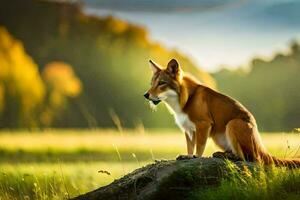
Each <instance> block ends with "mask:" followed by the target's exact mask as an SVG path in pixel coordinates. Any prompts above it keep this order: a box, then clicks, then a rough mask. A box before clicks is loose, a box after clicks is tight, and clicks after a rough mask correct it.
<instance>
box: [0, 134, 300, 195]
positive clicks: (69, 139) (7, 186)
mask: <svg viewBox="0 0 300 200" xmlns="http://www.w3.org/2000/svg"><path fill="white" fill-rule="evenodd" d="M263 142H264V144H265V145H266V147H267V149H268V150H269V151H270V152H271V153H272V154H273V155H275V156H278V157H300V150H299V145H300V135H299V134H296V133H290V134H286V133H274V134H263ZM217 150H219V149H218V148H217V147H216V146H215V145H213V144H212V142H209V143H208V146H207V148H206V150H205V155H206V156H209V155H211V154H212V152H215V151H217ZM185 151H186V150H185V138H184V135H183V134H182V133H180V132H179V131H174V130H151V131H144V130H142V131H141V130H140V131H136V130H123V131H122V132H118V131H114V130H93V131H91V130H88V131H87V130H48V131H44V132H38V131H36V132H26V131H24V132H23V131H19V132H10V131H2V132H0V199H1V200H2V199H3V200H8V199H67V198H69V197H72V196H76V195H78V194H81V193H84V192H87V191H89V190H92V189H95V188H98V187H99V186H103V185H106V184H108V183H110V182H112V181H113V180H114V179H116V178H119V177H120V176H123V175H124V174H126V173H128V172H130V171H132V170H134V169H136V168H138V167H141V166H143V165H146V164H147V163H150V162H152V161H153V160H154V159H174V158H175V157H176V155H178V154H184V153H185ZM101 170H102V173H98V171H101ZM106 171H107V172H108V173H109V174H110V175H108V173H105V172H106ZM276 174H277V175H276ZM279 175H280V176H279ZM281 175H282V176H281ZM283 175H284V176H285V177H287V180H286V179H284V178H283ZM294 175H295V177H292V176H291V173H290V172H286V171H282V172H276V173H275V172H274V174H268V175H264V176H268V180H269V181H267V182H266V178H265V179H264V182H263V183H264V187H262V186H259V184H258V183H260V182H262V181H263V180H262V179H260V177H259V176H255V177H251V178H250V179H249V180H248V179H247V180H244V182H247V184H250V185H243V184H241V183H240V182H238V181H230V183H228V182H226V181H225V182H224V184H222V185H221V186H220V188H218V189H217V190H216V191H213V190H212V191H209V190H208V191H202V192H201V194H200V193H197V192H193V193H192V194H191V198H193V199H199V198H200V197H201V196H206V195H208V196H210V197H211V198H213V196H214V195H215V196H216V197H217V196H218V195H222V194H224V195H225V196H226V195H227V196H230V194H229V193H228V194H227V193H226V191H227V190H229V189H230V188H231V189H230V190H231V191H235V190H237V191H235V192H234V194H238V191H240V192H242V193H241V194H243V195H245V194H249V193H251V194H252V193H253V194H255V193H254V191H252V189H253V190H255V191H256V190H257V191H261V192H262V194H264V193H268V191H269V190H270V191H272V190H273V189H274V190H275V189H276V188H281V189H280V190H279V191H281V190H283V189H282V187H283V188H284V191H285V192H286V193H288V190H285V189H286V187H285V186H282V187H281V186H278V184H279V185H289V184H291V186H290V187H294V186H299V185H297V184H298V182H299V181H298V180H299V177H300V175H299V173H296V172H295V174H294ZM278 177H281V178H278ZM295 179H296V181H298V182H296V183H295V182H290V181H292V180H295ZM227 181H228V180H227ZM251 181H252V182H251ZM232 184H236V185H232ZM251 184H253V185H256V186H253V185H251ZM257 184H258V185H257ZM276 184H277V185H276ZM255 187H256V189H255ZM251 188H252V189H251ZM298 188H300V186H299V187H298ZM266 191H267V192H266ZM227 192H228V191H227ZM211 193H213V195H210V194H211ZM270 194H274V195H275V196H276V193H275V192H273V193H272V192H271V193H270ZM293 195H294V196H295V195H296V196H297V195H298V194H294V193H293ZM225 196H224V197H225ZM265 196H266V195H265ZM265 196H260V197H265ZM291 196H292V195H290V196H289V197H291ZM239 197H241V196H239ZM297 197H299V196H297ZM208 199H209V198H208ZM223 199H224V198H223Z"/></svg>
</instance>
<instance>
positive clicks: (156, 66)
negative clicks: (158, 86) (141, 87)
mask: <svg viewBox="0 0 300 200" xmlns="http://www.w3.org/2000/svg"><path fill="white" fill-rule="evenodd" d="M149 63H150V67H151V69H152V72H153V74H155V73H157V72H159V71H161V68H160V66H159V65H158V64H156V63H155V62H153V61H152V60H149Z"/></svg>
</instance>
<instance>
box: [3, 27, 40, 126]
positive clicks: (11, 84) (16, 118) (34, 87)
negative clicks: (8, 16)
mask: <svg viewBox="0 0 300 200" xmlns="http://www.w3.org/2000/svg"><path fill="white" fill-rule="evenodd" d="M44 93H45V89H44V84H43V82H42V80H41V78H40V76H39V72H38V67H37V65H36V64H35V63H34V61H33V60H32V59H31V57H29V56H28V55H27V54H26V52H25V51H24V48H23V45H22V43H21V42H20V41H18V40H15V39H14V38H13V37H12V36H11V35H10V34H9V33H8V32H7V30H6V29H5V28H3V27H0V113H1V116H0V127H10V128H12V127H23V126H27V127H32V126H34V125H36V121H37V117H38V113H37V110H38V107H39V106H40V104H41V103H42V101H43V98H44Z"/></svg>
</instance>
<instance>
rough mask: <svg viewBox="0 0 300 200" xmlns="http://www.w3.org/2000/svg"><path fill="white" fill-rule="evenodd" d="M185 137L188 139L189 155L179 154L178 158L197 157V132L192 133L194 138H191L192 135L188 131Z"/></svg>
mask: <svg viewBox="0 0 300 200" xmlns="http://www.w3.org/2000/svg"><path fill="white" fill-rule="evenodd" d="M185 139H186V147H187V155H179V156H177V158H176V160H185V159H192V158H196V156H195V155H194V150H195V146H196V138H195V133H194V134H193V135H192V138H190V135H189V134H188V133H187V132H185Z"/></svg>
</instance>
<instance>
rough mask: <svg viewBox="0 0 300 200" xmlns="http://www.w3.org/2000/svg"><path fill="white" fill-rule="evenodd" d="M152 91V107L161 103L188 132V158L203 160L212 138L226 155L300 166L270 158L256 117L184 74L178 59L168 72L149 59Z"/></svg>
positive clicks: (170, 64) (297, 162) (296, 163)
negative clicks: (151, 73)
mask: <svg viewBox="0 0 300 200" xmlns="http://www.w3.org/2000/svg"><path fill="white" fill-rule="evenodd" d="M150 66H151V69H152V72H153V76H152V80H151V88H150V89H149V90H148V91H147V92H146V93H145V94H144V97H145V98H146V99H148V100H149V101H151V102H152V103H153V104H155V105H156V104H158V103H160V102H161V101H162V102H164V103H165V104H166V106H167V107H168V108H169V110H170V112H171V113H172V114H173V115H174V118H175V122H176V124H177V125H178V126H179V127H180V129H181V130H182V131H183V132H185V137H186V143H187V155H186V156H180V157H181V158H184V157H187V158H189V157H190V158H192V157H194V156H195V155H194V150H195V148H196V156H198V157H201V156H202V154H203V151H204V149H205V145H206V141H207V139H208V138H209V137H211V138H212V140H213V141H214V142H215V143H216V144H217V145H218V146H219V147H220V148H221V149H223V150H224V151H225V152H230V153H231V154H234V155H235V156H236V157H238V158H240V159H242V160H247V161H253V162H259V163H262V164H275V165H277V166H287V167H300V160H285V159H279V158H275V157H273V156H271V155H270V154H269V153H268V152H267V151H266V149H265V148H264V146H263V144H262V142H261V138H260V135H259V132H258V130H257V125H256V121H255V118H254V117H253V115H252V114H251V113H250V112H249V111H248V110H247V109H246V108H245V107H244V106H243V105H242V104H241V103H239V102H238V101H237V100H235V99H233V98H231V97H229V96H226V95H224V94H221V93H219V92H217V91H215V90H213V89H211V88H209V87H207V86H204V85H202V84H200V83H199V82H198V81H196V80H195V79H193V78H192V77H190V76H187V75H184V73H183V71H182V69H181V67H180V66H179V64H178V62H177V61H176V60H175V59H172V60H171V61H170V62H169V63H168V65H167V67H166V69H163V68H162V67H160V66H159V65H158V64H156V63H155V62H153V61H151V60H150Z"/></svg>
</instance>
